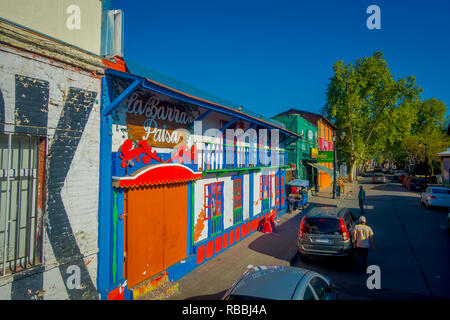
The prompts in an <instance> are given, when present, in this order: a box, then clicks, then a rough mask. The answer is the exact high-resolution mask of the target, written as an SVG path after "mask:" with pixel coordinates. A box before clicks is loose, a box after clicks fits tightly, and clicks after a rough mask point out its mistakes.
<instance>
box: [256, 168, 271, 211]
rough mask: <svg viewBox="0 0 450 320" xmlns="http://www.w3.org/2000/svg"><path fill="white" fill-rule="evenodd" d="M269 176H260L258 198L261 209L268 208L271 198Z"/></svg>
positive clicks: (266, 209) (265, 209)
mask: <svg viewBox="0 0 450 320" xmlns="http://www.w3.org/2000/svg"><path fill="white" fill-rule="evenodd" d="M270 178H271V176H270V175H262V176H261V177H260V196H259V199H260V200H261V203H262V211H263V212H265V211H268V210H269V209H270V199H271V198H272V188H271V179H270Z"/></svg>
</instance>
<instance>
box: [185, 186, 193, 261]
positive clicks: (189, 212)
mask: <svg viewBox="0 0 450 320" xmlns="http://www.w3.org/2000/svg"><path fill="white" fill-rule="evenodd" d="M193 192H194V182H188V184H187V199H186V200H187V212H186V214H187V223H186V225H187V233H186V234H187V237H186V256H187V257H189V256H190V255H191V254H192V253H193V252H192V244H193V241H192V239H193V234H192V229H193V223H192V221H193V211H194V210H193V205H194V203H193V201H192V199H193V197H192V196H193Z"/></svg>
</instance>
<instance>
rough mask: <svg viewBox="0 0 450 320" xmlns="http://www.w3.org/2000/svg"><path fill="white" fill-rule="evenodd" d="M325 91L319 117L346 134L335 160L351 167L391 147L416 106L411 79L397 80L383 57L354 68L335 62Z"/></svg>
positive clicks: (417, 98)
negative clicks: (329, 121)
mask: <svg viewBox="0 0 450 320" xmlns="http://www.w3.org/2000/svg"><path fill="white" fill-rule="evenodd" d="M333 71H334V76H333V77H332V78H331V81H330V83H329V85H328V88H327V103H326V104H325V106H324V108H323V113H324V114H325V115H326V116H327V117H329V118H330V119H331V120H333V121H335V124H336V125H337V127H338V128H339V129H341V130H343V131H345V133H346V135H345V139H344V140H343V141H340V143H338V145H337V146H338V154H340V158H343V159H345V160H346V161H347V162H348V163H349V164H350V166H351V169H352V170H351V172H352V173H353V172H354V168H355V167H356V166H357V165H359V164H360V163H362V162H364V161H366V160H368V159H371V158H373V157H374V156H375V155H377V154H380V153H382V152H383V151H385V149H386V146H387V145H395V144H396V143H397V141H398V140H399V139H401V137H402V135H404V133H405V132H408V131H409V130H410V129H411V127H410V126H411V120H412V119H413V116H412V115H411V112H410V111H411V109H414V108H417V107H418V105H419V104H420V103H419V101H420V93H421V89H420V88H419V87H418V86H417V85H416V84H415V81H416V79H415V78H414V77H412V76H411V77H408V78H405V79H403V78H402V79H399V80H395V79H394V75H393V74H392V73H391V71H390V69H389V67H388V65H387V63H386V61H385V60H384V58H383V54H382V53H381V52H378V51H376V52H375V53H374V54H373V55H372V56H370V57H363V58H361V59H358V60H357V61H356V62H355V63H354V64H352V63H344V62H343V61H338V62H336V63H335V64H334V65H333Z"/></svg>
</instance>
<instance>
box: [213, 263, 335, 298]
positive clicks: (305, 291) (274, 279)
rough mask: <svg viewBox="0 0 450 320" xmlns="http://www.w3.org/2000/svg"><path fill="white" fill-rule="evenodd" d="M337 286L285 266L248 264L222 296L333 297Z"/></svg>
mask: <svg viewBox="0 0 450 320" xmlns="http://www.w3.org/2000/svg"><path fill="white" fill-rule="evenodd" d="M338 294H339V290H338V289H336V287H335V285H334V284H333V281H332V280H331V279H330V278H328V277H327V276H324V275H321V274H319V273H317V272H314V271H311V270H308V269H303V268H295V267H287V266H257V267H253V266H251V267H250V268H248V269H247V270H246V271H245V272H244V274H243V275H242V276H241V277H240V278H239V279H238V280H237V281H236V282H235V283H234V284H233V285H232V286H231V288H230V289H228V290H227V292H226V293H225V295H224V296H223V298H222V299H223V300H337V297H338Z"/></svg>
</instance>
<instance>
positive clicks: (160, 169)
mask: <svg viewBox="0 0 450 320" xmlns="http://www.w3.org/2000/svg"><path fill="white" fill-rule="evenodd" d="M201 176H202V174H201V173H199V172H194V171H193V170H191V169H190V168H188V167H186V166H183V165H181V164H175V163H174V164H158V165H150V166H148V167H145V168H143V169H141V170H138V171H136V172H134V173H133V175H132V176H129V177H113V181H114V182H113V185H114V186H116V187H119V186H120V187H121V188H133V187H139V186H150V185H158V184H168V183H180V182H188V181H193V180H197V179H200V177H201Z"/></svg>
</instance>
